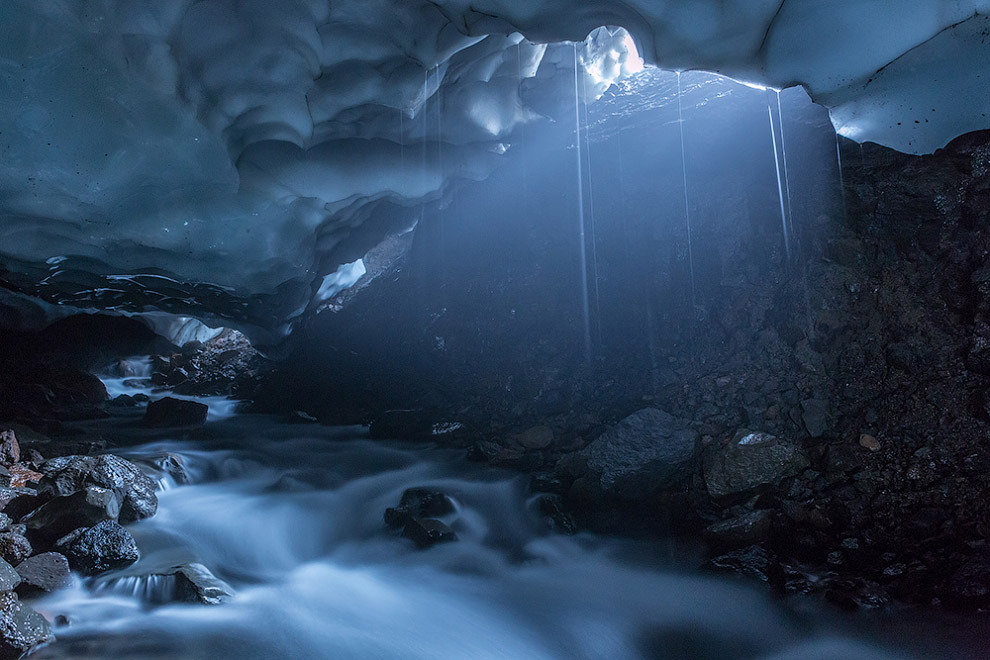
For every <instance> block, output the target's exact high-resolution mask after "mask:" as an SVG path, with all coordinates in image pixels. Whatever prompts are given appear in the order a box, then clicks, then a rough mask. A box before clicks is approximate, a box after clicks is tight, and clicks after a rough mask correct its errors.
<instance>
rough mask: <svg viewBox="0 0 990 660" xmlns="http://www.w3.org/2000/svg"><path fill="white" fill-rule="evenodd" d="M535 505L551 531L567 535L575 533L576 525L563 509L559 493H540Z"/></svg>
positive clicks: (562, 501)
mask: <svg viewBox="0 0 990 660" xmlns="http://www.w3.org/2000/svg"><path fill="white" fill-rule="evenodd" d="M537 507H538V509H539V511H540V515H542V516H543V520H544V521H545V522H546V525H547V528H548V529H549V530H550V531H551V532H555V533H557V534H567V535H568V536H570V535H573V534H577V531H578V529H577V525H576V524H575V523H574V520H573V519H572V518H571V517H570V515H568V513H567V511H566V510H565V509H564V500H563V498H561V497H560V496H559V495H541V496H540V498H539V499H538V500H537Z"/></svg>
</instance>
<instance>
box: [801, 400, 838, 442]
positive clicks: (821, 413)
mask: <svg viewBox="0 0 990 660" xmlns="http://www.w3.org/2000/svg"><path fill="white" fill-rule="evenodd" d="M801 419H802V421H804V426H805V428H806V429H808V435H810V436H811V437H812V438H820V437H821V436H823V435H825V432H826V431H828V429H829V426H830V425H831V422H830V414H829V404H828V401H825V400H824V399H805V400H804V401H802V402H801Z"/></svg>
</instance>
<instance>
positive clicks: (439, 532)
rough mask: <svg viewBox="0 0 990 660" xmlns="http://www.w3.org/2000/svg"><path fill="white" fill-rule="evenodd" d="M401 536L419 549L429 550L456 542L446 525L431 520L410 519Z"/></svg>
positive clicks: (454, 536)
mask: <svg viewBox="0 0 990 660" xmlns="http://www.w3.org/2000/svg"><path fill="white" fill-rule="evenodd" d="M402 536H404V537H405V538H407V539H411V540H412V541H413V543H415V544H416V545H417V546H419V547H420V548H424V549H425V548H429V547H431V546H434V545H436V544H437V543H446V542H449V541H456V540H457V534H455V533H454V530H452V529H451V528H450V527H448V526H447V525H446V523H444V522H441V521H439V520H434V519H433V518H416V517H410V518H408V519H407V520H406V524H405V527H404V528H403V529H402Z"/></svg>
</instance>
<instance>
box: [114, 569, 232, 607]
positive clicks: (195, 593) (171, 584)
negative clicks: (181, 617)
mask: <svg viewBox="0 0 990 660" xmlns="http://www.w3.org/2000/svg"><path fill="white" fill-rule="evenodd" d="M95 587H96V590H97V591H98V592H99V591H111V592H115V593H117V592H121V591H123V592H125V593H133V594H135V595H137V594H140V595H141V597H143V598H144V599H145V600H146V601H147V602H149V603H151V604H154V605H164V604H166V603H200V604H202V605H220V604H222V603H225V602H227V601H228V600H230V599H231V598H233V596H234V590H233V588H232V587H231V586H230V585H229V584H227V583H226V582H224V581H223V580H221V579H219V578H218V577H216V576H215V575H213V573H212V572H210V569H208V568H207V567H206V566H203V565H202V564H199V563H189V564H180V565H178V566H173V567H171V568H169V569H166V570H164V571H156V572H154V573H146V574H143V575H125V576H117V577H107V578H104V579H103V580H102V581H98V582H97V583H96V585H95Z"/></svg>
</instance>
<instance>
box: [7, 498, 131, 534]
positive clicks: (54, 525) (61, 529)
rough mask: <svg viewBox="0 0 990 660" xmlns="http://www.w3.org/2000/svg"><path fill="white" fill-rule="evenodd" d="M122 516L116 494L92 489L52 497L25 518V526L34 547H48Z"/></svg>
mask: <svg viewBox="0 0 990 660" xmlns="http://www.w3.org/2000/svg"><path fill="white" fill-rule="evenodd" d="M119 515H120V496H119V495H118V494H117V493H116V492H114V491H113V490H110V489H109V488H100V487H99V486H89V487H87V488H85V489H83V490H80V491H78V492H75V493H73V494H72V495H63V496H61V497H55V498H52V499H51V500H49V501H48V502H47V503H46V504H45V505H44V506H42V507H41V508H40V509H38V510H37V511H35V512H33V513H32V514H30V515H29V516H28V517H27V518H25V519H24V523H25V524H26V525H27V534H26V535H27V537H28V538H29V539H30V540H31V542H32V544H35V543H40V545H42V546H48V545H50V544H51V543H52V542H53V541H55V540H56V539H58V538H60V537H62V536H65V535H66V534H68V533H69V532H71V531H72V530H74V529H79V528H80V527H91V526H93V525H96V524H97V523H100V522H103V521H106V520H112V521H116V520H117V517H118V516H119Z"/></svg>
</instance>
